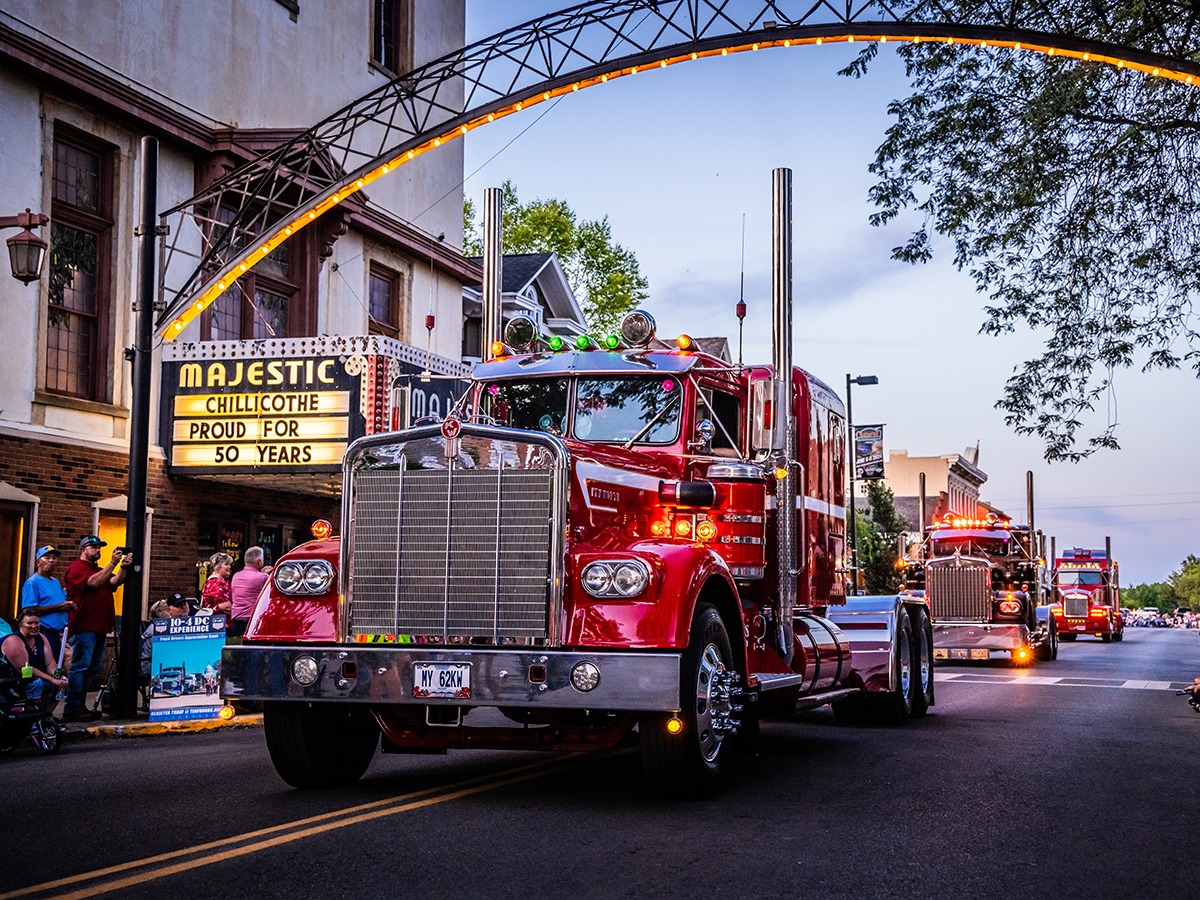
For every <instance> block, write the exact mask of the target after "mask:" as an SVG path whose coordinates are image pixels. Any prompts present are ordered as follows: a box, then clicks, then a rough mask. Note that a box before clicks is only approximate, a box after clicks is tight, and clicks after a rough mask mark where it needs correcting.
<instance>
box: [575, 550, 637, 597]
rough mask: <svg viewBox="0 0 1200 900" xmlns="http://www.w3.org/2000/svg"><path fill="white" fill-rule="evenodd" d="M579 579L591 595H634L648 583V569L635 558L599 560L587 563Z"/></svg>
mask: <svg viewBox="0 0 1200 900" xmlns="http://www.w3.org/2000/svg"><path fill="white" fill-rule="evenodd" d="M581 580H582V582H583V589H584V590H585V591H587V592H588V593H589V594H591V595H592V596H593V597H635V596H637V595H638V594H640V593H641V592H642V591H644V590H645V589H646V585H647V584H649V583H650V570H649V569H647V568H646V564H645V563H643V562H641V561H640V560H636V559H616V560H601V561H599V562H594V563H588V565H586V566H585V567H584V569H583V575H582V579H581Z"/></svg>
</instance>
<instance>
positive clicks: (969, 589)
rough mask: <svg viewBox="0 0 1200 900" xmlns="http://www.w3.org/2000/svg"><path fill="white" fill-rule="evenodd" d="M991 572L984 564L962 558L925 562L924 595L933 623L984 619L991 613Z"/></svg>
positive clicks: (989, 617)
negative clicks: (931, 562) (957, 560)
mask: <svg viewBox="0 0 1200 900" xmlns="http://www.w3.org/2000/svg"><path fill="white" fill-rule="evenodd" d="M991 581H992V572H991V569H990V568H989V567H988V566H986V565H981V564H979V563H973V562H968V561H963V562H962V564H961V565H954V564H953V563H950V564H944V565H936V564H934V565H929V566H927V568H926V571H925V597H926V599H927V600H928V601H929V611H930V615H932V616H933V620H934V621H935V622H953V621H960V622H963V621H965V622H986V621H988V620H990V619H991V615H992V585H991Z"/></svg>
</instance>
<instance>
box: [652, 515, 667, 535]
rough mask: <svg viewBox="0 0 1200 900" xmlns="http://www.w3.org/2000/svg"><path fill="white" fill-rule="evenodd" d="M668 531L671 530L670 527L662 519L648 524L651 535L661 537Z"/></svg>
mask: <svg viewBox="0 0 1200 900" xmlns="http://www.w3.org/2000/svg"><path fill="white" fill-rule="evenodd" d="M670 530H671V526H669V525H668V524H667V523H666V522H664V521H663V520H662V519H655V520H654V521H653V522H651V523H650V533H651V534H653V535H657V536H658V537H662V536H663V535H664V534H666V533H667V532H668V531H670Z"/></svg>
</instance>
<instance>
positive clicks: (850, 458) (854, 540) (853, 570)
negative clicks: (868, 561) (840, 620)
mask: <svg viewBox="0 0 1200 900" xmlns="http://www.w3.org/2000/svg"><path fill="white" fill-rule="evenodd" d="M852 384H857V385H868V384H879V378H878V377H877V376H875V375H859V376H858V377H853V376H851V375H850V374H849V373H846V446H847V448H849V452H848V453H847V455H846V460H847V462H848V463H849V468H850V521H849V522H848V523H847V527H846V531H847V532H848V536H849V538H850V577H851V579H852V584H853V588H852V590H851V593H853V594H857V593H858V520H857V518H856V517H855V511H854V473H855V470H856V469H857V466H856V465H855V460H854V407H853V406H851V404H850V385H852Z"/></svg>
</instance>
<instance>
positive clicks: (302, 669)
mask: <svg viewBox="0 0 1200 900" xmlns="http://www.w3.org/2000/svg"><path fill="white" fill-rule="evenodd" d="M320 676H321V668H320V666H318V665H317V661H316V660H315V659H313V658H312V657H311V656H297V657H296V658H295V659H294V660H292V681H294V682H296V684H298V685H300V686H301V687H308V686H309V685H311V684H315V683H316V681H317V679H318V678H319V677H320Z"/></svg>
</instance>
